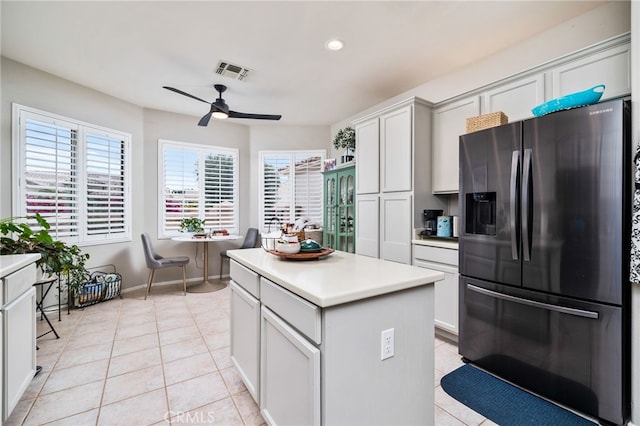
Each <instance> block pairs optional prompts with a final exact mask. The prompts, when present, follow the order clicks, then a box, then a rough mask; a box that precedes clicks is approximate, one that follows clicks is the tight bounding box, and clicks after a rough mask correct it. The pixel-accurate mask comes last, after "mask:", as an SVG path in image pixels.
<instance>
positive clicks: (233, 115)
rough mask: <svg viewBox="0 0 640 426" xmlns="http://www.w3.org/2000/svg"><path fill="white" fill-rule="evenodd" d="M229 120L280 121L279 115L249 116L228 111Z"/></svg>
mask: <svg viewBox="0 0 640 426" xmlns="http://www.w3.org/2000/svg"><path fill="white" fill-rule="evenodd" d="M229 118H252V119H254V120H280V119H281V118H282V116H281V115H272V114H249V113H245V112H237V111H229Z"/></svg>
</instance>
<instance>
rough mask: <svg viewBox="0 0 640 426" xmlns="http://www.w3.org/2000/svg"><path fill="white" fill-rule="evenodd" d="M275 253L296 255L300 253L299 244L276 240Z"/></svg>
mask: <svg viewBox="0 0 640 426" xmlns="http://www.w3.org/2000/svg"><path fill="white" fill-rule="evenodd" d="M276 251H278V252H280V253H287V254H296V253H298V252H299V251H300V243H297V242H296V243H290V242H288V241H285V240H277V241H276Z"/></svg>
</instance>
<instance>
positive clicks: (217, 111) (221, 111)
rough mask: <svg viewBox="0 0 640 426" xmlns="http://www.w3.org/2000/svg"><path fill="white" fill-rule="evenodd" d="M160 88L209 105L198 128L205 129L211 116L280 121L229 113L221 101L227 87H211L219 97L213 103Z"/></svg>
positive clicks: (168, 88)
mask: <svg viewBox="0 0 640 426" xmlns="http://www.w3.org/2000/svg"><path fill="white" fill-rule="evenodd" d="M162 87H163V88H164V89H167V90H171V91H172V92H176V93H179V94H181V95H184V96H188V97H190V98H192V99H195V100H196V101H200V102H204V103H206V104H209V105H211V109H210V110H209V112H208V113H206V114H205V115H204V116H203V117H202V118H201V119H200V121H198V126H203V127H205V126H206V125H207V124H209V120H210V119H211V116H213V118H219V119H225V118H227V117H231V118H252V119H254V120H280V118H281V117H282V116H281V115H271V114H250V113H246V112H237V111H231V110H230V109H229V105H227V103H226V102H225V101H224V99H222V93H223V92H224V91H225V90H227V86H225V85H224V84H214V85H213V87H214V88H215V89H216V91H217V92H218V95H219V97H218V98H217V99H216V100H215V102H207V101H205V100H204V99H200V98H198V97H197V96H193V95H191V94H189V93H187V92H183V91H182V90H180V89H175V88H173V87H169V86H162Z"/></svg>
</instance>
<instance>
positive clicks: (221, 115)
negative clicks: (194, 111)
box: [211, 111, 229, 120]
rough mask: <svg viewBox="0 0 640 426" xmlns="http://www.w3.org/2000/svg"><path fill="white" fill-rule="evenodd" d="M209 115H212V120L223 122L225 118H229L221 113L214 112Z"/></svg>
mask: <svg viewBox="0 0 640 426" xmlns="http://www.w3.org/2000/svg"><path fill="white" fill-rule="evenodd" d="M211 115H213V118H217V119H218V120H224V119H225V118H228V117H229V115H227V114H225V113H224V112H222V111H214V112H213V113H212V114H211Z"/></svg>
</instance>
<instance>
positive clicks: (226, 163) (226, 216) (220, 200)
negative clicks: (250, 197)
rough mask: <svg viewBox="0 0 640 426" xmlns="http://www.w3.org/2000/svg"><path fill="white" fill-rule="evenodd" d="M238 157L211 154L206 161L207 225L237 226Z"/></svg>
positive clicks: (205, 194)
mask: <svg viewBox="0 0 640 426" xmlns="http://www.w3.org/2000/svg"><path fill="white" fill-rule="evenodd" d="M236 169H237V166H236V158H235V157H234V156H231V155H223V154H217V155H213V154H209V155H207V157H206V158H205V161H204V175H205V185H204V186H205V188H204V198H205V213H204V218H205V226H206V227H207V229H209V228H211V229H228V228H234V227H235V226H236V212H237V209H236V203H235V200H236V198H237V197H236V191H237V188H236V185H235V182H236Z"/></svg>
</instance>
